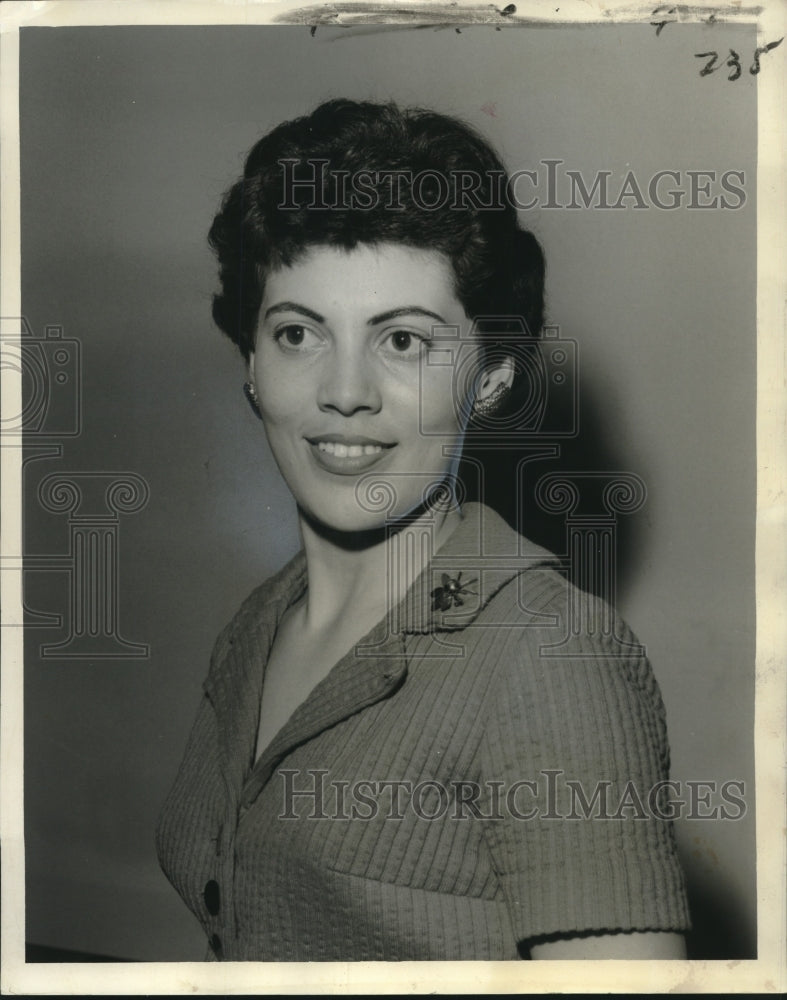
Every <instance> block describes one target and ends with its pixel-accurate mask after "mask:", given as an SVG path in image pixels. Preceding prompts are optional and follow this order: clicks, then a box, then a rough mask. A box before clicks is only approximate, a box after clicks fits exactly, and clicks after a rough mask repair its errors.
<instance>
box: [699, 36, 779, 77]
mask: <svg viewBox="0 0 787 1000" xmlns="http://www.w3.org/2000/svg"><path fill="white" fill-rule="evenodd" d="M783 41H784V38H780V39H779V40H778V42H769V43H768V45H763V46H762V47H761V48H759V49H755V52H754V62H753V63H752V64H751V66H750V67H749V72H750V73H751V75H752V76H756V75H757V74H758V73H759V72H760V56H761V55H764V54H765V53H766V52H770V51H771V49H775V48H776V46H777V45H781V43H782V42H783ZM729 51H730V54H729V57H728V59H727V62H726V63H725V65H726V66H728V67H729V68H730V69H731V70H732V73H730V74H729V76H728V77H727V79H728V80H737V79H738V78H739V77H740V75H741V73H742V72H743V68H742V67H741V57H740V56H739V55H738V53H737V52H736V51H735V49H730V50H729ZM694 58H695V59H708V60H709V62H707V63H706V64H705V65H704V66H703V67H702V69H701V70H700V76H708V74H709V73H715V72H716V70H717V69H721V65H718V66H717V65H716V63H717V61H718V58H719V53H718V52H695V53H694Z"/></svg>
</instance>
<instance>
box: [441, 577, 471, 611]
mask: <svg viewBox="0 0 787 1000" xmlns="http://www.w3.org/2000/svg"><path fill="white" fill-rule="evenodd" d="M442 582H443V585H442V587H435V588H434V590H433V591H432V611H448V610H449V609H450V608H461V607H462V605H463V604H464V603H465V602H464V601H463V600H462V596H463V595H465V594H473V595H476V591H475V590H468V589H467V588H468V587H469V586H470V584H471V583H475V582H476V581H475V580H468V581H467V583H462V574H461V572H460V573H459V574H458V576H457V577H456V579H453V578H452V577H450V576H449V575H448V574H447V573H443V576H442Z"/></svg>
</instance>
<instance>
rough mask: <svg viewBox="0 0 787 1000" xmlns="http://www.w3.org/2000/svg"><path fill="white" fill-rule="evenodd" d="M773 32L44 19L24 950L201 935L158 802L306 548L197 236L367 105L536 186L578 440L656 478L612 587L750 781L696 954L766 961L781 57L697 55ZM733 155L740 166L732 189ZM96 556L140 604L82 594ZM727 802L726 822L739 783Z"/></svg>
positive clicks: (724, 847)
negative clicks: (225, 208)
mask: <svg viewBox="0 0 787 1000" xmlns="http://www.w3.org/2000/svg"><path fill="white" fill-rule="evenodd" d="M755 44H756V42H755V33H754V29H753V28H747V27H734V26H724V25H717V26H715V27H713V28H710V27H707V26H688V25H677V24H668V25H667V26H666V27H665V28H664V29H663V31H661V32H660V33H659V34H657V33H656V30H655V29H654V28H653V27H651V26H650V25H649V24H648V23H647V22H645V23H643V24H642V25H629V26H617V27H616V26H611V25H610V26H599V27H585V28H583V27H566V28H541V29H536V28H527V27H511V28H507V29H505V30H495V29H494V28H491V27H489V28H488V27H477V28H466V29H463V30H462V31H461V32H457V31H455V30H454V29H453V28H450V29H442V30H440V29H425V30H379V29H374V30H373V29H364V30H357V31H341V30H338V29H337V30H333V29H322V28H321V29H319V30H318V31H317V33H316V34H315V35H314V36H312V34H311V33H310V31H309V29H308V28H296V27H286V28H285V27H279V28H270V27H268V28H264V27H263V28H255V27H248V26H247V27H230V28H211V27H205V28H203V27H194V28H176V27H171V28H155V27H141V28H131V27H127V28H90V29H87V28H77V29H66V28H62V29H43V28H30V29H23V30H22V41H21V124H22V127H21V137H22V149H21V154H22V251H23V289H22V292H23V311H24V316H25V319H26V321H27V324H28V331H29V332H28V333H27V334H26V336H27V337H28V338H29V341H28V342H29V344H31V345H38V346H36V347H35V351H34V353H35V354H36V356H37V358H38V360H39V362H40V366H41V367H42V370H44V371H45V372H47V373H48V374H47V376H46V377H47V378H48V379H50V386H49V389H50V391H49V396H48V397H47V399H45V400H44V401H43V402H41V401H40V400H39V402H38V403H36V405H39V406H41V407H43V406H44V404H46V406H50V408H51V409H50V411H48V415H46V419H44V418H43V417H42V420H41V422H40V425H39V426H37V428H36V429H35V433H32V434H31V435H30V436H29V438H28V448H27V452H26V458H27V464H26V469H25V504H26V518H27V520H26V547H27V554H28V555H29V556H31V557H37V561H35V562H34V561H33V559H32V558H31V562H30V569H29V570H28V572H27V574H26V601H27V605H28V613H29V621H30V623H31V627H30V628H29V629H28V634H27V643H26V663H25V673H26V685H25V745H26V763H25V806H26V825H25V838H26V871H27V914H26V917H27V939H28V941H30V942H31V943H33V944H35V945H39V946H46V947H49V948H57V949H69V950H74V951H77V952H82V953H93V954H97V955H103V956H114V957H120V958H126V959H148V960H180V959H183V960H185V959H198V958H201V957H202V955H203V954H204V943H203V941H202V935H201V931H200V930H199V929H198V927H197V925H196V922H195V921H194V920H193V918H192V917H191V915H190V914H189V913H188V912H187V911H186V909H185V907H183V906H182V904H181V903H180V901H179V899H178V898H177V897H176V895H175V893H174V891H173V890H172V889H171V888H170V886H169V885H168V883H167V882H166V881H165V879H164V877H163V876H162V875H161V873H160V872H159V869H158V865H157V862H156V857H155V850H154V842H153V830H154V826H155V821H156V816H157V813H158V810H159V808H160V805H161V803H162V800H163V798H164V796H165V793H166V791H167V788H168V786H169V784H170V783H171V781H172V779H173V775H174V772H175V769H176V767H177V764H178V761H179V759H180V755H181V752H182V750H183V748H184V744H185V740H186V735H187V732H188V729H189V727H190V724H191V720H192V717H193V715H194V712H195V710H196V706H197V703H198V701H199V698H200V684H201V682H202V679H203V677H204V675H205V673H206V670H207V665H208V656H209V653H210V649H211V646H212V643H213V640H214V638H215V635H216V633H217V632H218V631H219V629H220V628H221V626H222V625H223V624H224V623H225V622H226V620H227V619H228V618H229V617H230V616H231V615H232V613H233V612H234V610H235V609H236V607H237V605H238V603H239V602H240V601H241V599H242V598H243V597H245V595H246V594H247V593H248V592H249V591H250V590H251V589H252V588H253V587H254V586H255V585H256V584H258V583H259V582H261V581H262V580H263V579H264V578H265V577H266V576H268V575H269V574H270V573H271V572H273V571H274V570H276V569H277V568H278V567H280V566H281V565H282V564H283V563H284V562H285V561H286V560H287V559H288V558H289V556H290V555H291V554H292V553H294V551H295V550H296V548H297V545H298V541H297V533H296V522H295V516H294V510H293V507H292V503H291V501H290V499H289V496H288V493H287V490H286V489H285V487H284V486H283V484H282V482H281V480H280V477H279V475H278V473H277V471H276V469H275V467H274V465H273V462H272V460H271V457H270V455H269V452H268V450H267V446H266V444H265V442H264V438H263V434H262V431H261V426H260V425H259V424H258V423H257V422H256V421H255V419H254V417H253V415H252V414H251V412H250V410H249V408H248V406H247V404H246V403H245V401H244V399H243V397H242V394H241V385H242V382H243V375H244V373H243V368H242V365H241V363H240V360H239V358H237V357H236V356H235V352H234V349H233V348H232V346H231V345H230V344H229V343H228V342H225V341H224V340H223V339H222V337H221V336H220V335H219V334H218V333H217V332H216V331H215V330H214V328H213V327H212V325H211V320H210V297H211V293H212V291H213V289H214V287H215V268H214V263H213V260H212V258H211V255H210V253H209V251H208V249H207V245H206V239H205V236H206V232H207V229H208V226H209V224H210V221H211V219H212V216H213V213H214V211H215V209H216V207H217V205H218V202H219V199H220V196H221V194H222V192H223V191H224V189H225V188H226V187H227V186H228V184H229V183H230V182H231V181H232V180H233V179H234V178H235V177H236V175H237V174H238V173H239V171H240V169H241V165H242V159H243V154H244V153H245V151H246V150H247V149H248V147H249V146H250V145H251V144H252V142H253V141H254V140H255V139H256V138H257V137H259V135H260V134H261V133H262V132H263V131H265V130H266V129H268V128H269V127H271V126H272V125H273V124H275V123H276V122H278V121H280V120H282V119H284V118H288V117H292V116H294V115H297V114H300V113H303V112H306V111H308V110H310V109H311V108H312V107H313V106H314V105H315V104H316V103H318V102H319V101H320V100H322V99H325V98H327V97H331V96H342V95H346V96H350V97H358V98H362V97H363V98H372V99H383V98H389V97H393V98H395V99H397V100H399V101H401V102H404V103H409V104H428V105H431V106H433V107H436V108H437V109H439V110H443V111H447V112H450V113H455V114H459V115H461V116H462V117H464V118H466V119H467V120H469V121H470V122H472V123H474V124H475V125H477V126H478V127H479V128H480V129H481V130H482V131H483V132H484V133H485V134H486V135H487V136H488V137H489V138H490V139H491V140H492V141H493V142H494V143H495V144H496V145H497V146H498V148H499V149H500V151H501V152H502V155H503V157H504V159H505V160H506V162H507V165H508V167H509V168H510V169H512V170H513V169H530V170H535V171H536V172H537V176H538V188H539V192H540V198H541V202H542V204H541V205H540V206H538V207H535V208H533V209H531V210H530V211H527V212H524V213H523V217H524V221H525V223H526V224H527V225H528V226H529V227H530V228H532V229H533V230H534V231H535V232H536V234H537V235H538V237H539V238H540V239H541V241H542V243H543V245H544V248H545V251H546V255H547V260H548V285H547V293H548V317H549V320H550V322H552V323H553V324H556V325H557V326H559V328H560V335H561V337H564V338H570V339H574V340H576V341H577V343H578V345H579V348H578V350H579V358H580V368H581V380H580V383H581V384H580V388H581V401H582V409H581V410H580V430H581V432H582V433H581V434H580V437H579V439H578V440H579V442H580V445H579V446H578V445H577V444H576V442H575V443H574V445H573V446H572V445H570V444H569V445H567V449H568V450H567V452H566V454H567V455H568V456H570V461H571V462H574V463H576V464H577V467H582V465H583V464H584V466H585V467H589V468H596V469H598V470H599V471H610V470H611V471H616V470H623V471H628V472H631V473H634V474H636V475H637V476H639V477H640V478H641V479H642V481H643V482H644V483H645V484H646V487H647V499H646V502H645V504H644V506H642V508H641V509H640V510H639V511H638V512H636V513H634V514H632V515H631V516H630V517H628V518H626V517H625V516H621V518H620V522H621V523H620V534H619V537H620V542H621V546H622V551H621V556H620V573H619V579H618V596H617V603H618V606H619V607H620V609H621V611H622V612H623V614H624V616H625V617H626V618H627V619H628V620H629V621H630V623H631V624H632V626H633V627H634V629H635V630H636V631H637V633H638V634H639V635H640V637H641V639H642V641H643V642H644V643H645V644H646V646H647V649H648V653H649V655H650V657H651V660H652V662H653V664H654V667H655V670H656V673H657V676H658V678H659V680H660V683H661V686H662V689H663V693H664V698H665V702H666V706H667V712H668V719H669V725H670V732H671V745H672V772H673V777H675V778H676V779H677V780H679V781H681V782H687V781H708V782H716V783H717V789H718V788H720V786H721V784H722V783H724V782H728V781H742V782H744V783H745V792H744V795H743V797H744V799H745V803H746V807H747V811H746V814H745V815H744V816H743V817H741V818H739V819H737V820H735V819H727V820H725V819H721V818H716V819H712V818H707V819H699V818H697V819H691V820H689V819H686V818H685V817H684V819H683V820H682V821H681V822H679V824H678V836H679V844H680V849H681V853H682V857H683V861H684V864H685V866H686V870H687V872H688V874H689V880H690V887H691V893H692V906H693V910H694V919H695V925H696V930H695V933H694V935H693V937H692V941H691V947H692V949H693V953H694V954H695V955H700V956H707V957H721V956H725V957H747V956H751V955H752V954H753V949H754V946H755V854H754V784H753V686H754V510H755V466H756V456H755V399H756V397H755V346H756V330H755V293H756V287H755V248H756V229H755V221H756V211H755V193H756V192H755V169H756V82H757V78H756V76H754V75H752V74H750V73H748V72H747V71H746V66H747V65H748V63H746V65H744V72H743V74H742V75H741V77H740V78H739V79H737V80H729V79H728V76H730V75H732V71H731V70H729V69H727V68H723V69H722V71H721V72H715V73H712V74H708V75H706V76H704V77H703V76H700V73H699V70H700V69H701V68H702V66H703V65H704V62H707V60H704V61H701V60H698V59H697V58H696V53H703V52H706V51H709V50H711V49H716V50H718V51H720V52H722V53H723V54H724V56H725V58H726V52H727V50H728V49H729V48H733V49H735V50H736V51H737V52H739V53H741V61H742V62H743V61H744V60H745V59H746V58H747V54H748V53H750V51H751V52H753V49H754V46H755ZM749 61H750V59H749ZM766 68H767V67H766ZM548 159H551V160H559V161H562V164H557V165H556V166H554V167H553V168H551V169H554V170H555V171H556V174H555V177H556V181H557V183H559V184H561V185H563V187H562V188H560V189H559V190H558V191H557V192H556V198H555V199H553V200H556V201H557V203H558V204H566V203H567V202H569V201H570V192H569V190H568V187H567V186H566V184H567V175H566V174H565V171H567V170H578V171H581V172H582V176H583V178H584V179H585V181H586V184H587V185H588V186H590V184H591V183H592V181H593V178H594V177H595V176H596V175H597V174H598V172H600V171H609V172H610V176H609V178H608V180H609V185H610V189H611V190H614V191H617V190H618V189H619V186H620V184H621V183H622V182H623V180H624V178H625V176H626V174H627V173H628V171H632V172H633V174H634V175H635V177H636V180H637V182H639V184H640V186H641V187H642V188H644V189H645V194H644V197H645V199H646V201H647V204H646V205H644V206H642V205H641V206H640V207H636V202H637V199H636V197H632V198H629V199H628V200H627V201H625V202H624V203H623V204H624V206H625V207H624V208H622V209H620V210H601V209H593V208H589V209H584V208H579V209H570V208H565V207H564V208H548V207H545V205H544V204H543V203H544V202H545V201H546V199H547V197H548V192H547V190H546V185H547V183H548V182H547V180H546V171H547V169H550V168H547V167H545V166H544V165H543V161H545V160H548ZM662 170H672V171H677V172H678V177H677V179H675V178H674V177H673V178H672V179H669V178H668V179H666V181H665V182H664V183H663V184H662V185H661V187H660V188H659V191H660V192H661V197H662V200H663V201H665V202H668V201H669V198H668V197H667V195H666V192H667V191H669V190H670V189H671V188H677V189H683V191H684V195H683V202H682V204H681V205H680V206H679V207H678V208H677V209H675V210H666V209H659V208H657V207H655V206H654V205H653V204H652V203H651V199H650V197H649V196H648V194H647V185H648V182H649V180H650V179H651V178H652V177H653V176H654V175H655V174H656V173H657V172H658V171H662ZM692 170H693V171H711V172H712V171H715V177H714V178H713V179H708V178H705V179H704V180H703V179H699V180H696V181H694V182H692V181H691V180H690V177H689V175H688V173H687V172H688V171H692ZM726 171H738V172H742V176H741V175H736V176H735V177H734V178H732V179H731V180H730V179H729V178H728V181H729V183H730V184H731V185H732V186H733V187H737V188H738V189H739V193H738V194H737V195H734V194H730V193H729V192H728V193H727V196H726V200H727V205H728V207H727V208H724V207H722V206H721V203H720V202H719V201H718V196H719V195H723V194H724V191H723V190H722V187H721V175H722V174H723V173H724V172H726ZM691 183H695V184H696V185H697V186H698V187H699V188H701V189H702V190H695V191H694V194H693V195H692V193H691V191H690V190H689V189H690V185H691ZM615 185H618V188H615ZM532 190H533V189H532V187H527V186H524V187H522V188H521V191H522V197H523V198H524V197H525V196H526V195H528V194H529V193H530V192H531V191H532ZM740 190H742V191H743V195H741V194H740ZM614 197H615V195H614V194H613V198H614ZM692 197H693V198H694V201H695V203H696V204H697V205H699V204H705V205H708V204H710V205H712V204H713V199H714V198H716V199H717V201H716V207H715V208H714V207H710V208H700V207H695V208H688V207H687V201H688V200H690V199H691V198H692ZM48 327H49V328H50V329H49V338H48V339H47V337H46V332H47V328H48ZM58 341H61V342H62V343H60V344H59V345H58ZM62 351H65V353H58V352H62ZM58 359H59V360H58ZM47 366H48V367H47ZM58 366H60V368H62V369H63V372H62V373H63V374H65V376H66V377H65V378H64V379H61V380H59V381H57V380H56V376H55V373H56V372H59V371H60V368H59V367H58ZM31 391H32V390H31ZM69 394H70V395H69ZM42 413H43V410H42ZM582 442H584V444H582ZM572 447H573V452H572V451H571V448H572ZM536 464H538V463H536ZM569 464H570V463H569ZM533 468H534V470H535V471H534V473H533V474H534V475H536V474H539V475H540V473H541V472H542V471H548V470H549V469H550V468H551V466H550V465H549V463H544V464H543V465H542V466H540V467H539V468H535V466H534V467H533ZM58 477H59V478H58ZM63 481H68V482H71V483H72V484H73V483H76V484H77V487H76V488H77V489H78V490H79V491H80V498H79V500H78V502H77V499H76V493H75V492H74V490H73V489H72V491H71V492H70V493H69V491H68V488H66V487H65V486H63ZM118 483H121V484H125V485H118ZM505 489H506V487H505V485H502V486H500V490H501V491H502V492H501V497H502V499H503V500H504V501H507V502H508V505H509V510H508V513H509V514H510V513H511V509H512V507H513V508H516V507H517V504H516V502H514V503H513V505H512V503H511V494H510V490H509V495H507V496H504V495H503V494H504V493H505ZM503 505H504V506H505V503H504V504H503ZM519 506H520V507H522V504H520V505H519ZM517 512H518V516H519V517H520V520H521V526H522V527H523V529H524V530H525V532H527V531H528V524H529V516H530V515H529V512H528V509H527V508H526V507H525V509H518V511H517ZM534 518H535V515H534ZM558 521H559V524H558V529H557V531H553V538H552V539H551V540H550V544H553V545H557V546H558V547H559V546H560V545H561V544H562V541H561V539H562V537H563V536H562V531H563V526H562V521H561V520H560V519H558ZM534 524H535V520H534ZM77 550H78V552H77ZM80 553H81V554H80ZM77 562H78V563H79V565H77ZM99 564H100V565H102V566H103V567H104V569H103V570H102V572H103V573H104V574H105V577H102V578H101V579H102V581H103V582H102V583H101V586H102V587H104V588H105V591H106V592H110V591H111V593H112V595H114V598H116V603H114V604H113V603H112V602H111V601H110V605H111V606H109V605H108V606H105V607H97V606H96V607H94V605H95V604H96V601H95V599H94V598H95V595H93V598H91V596H90V594H89V593H88V592H85V595H83V597H84V600H82V603H79V602H77V603H76V604H75V603H74V591H75V589H78V588H79V587H81V586H83V584H84V582H85V578H88V585H89V583H90V579H89V578H91V574H94V570H95V572H98V570H97V569H96V567H98V565H99ZM91 567H93V568H92V569H91ZM113 567H114V568H115V570H116V575H113V573H114V572H115V570H113ZM80 574H81V575H80ZM94 575H95V574H94ZM103 592H104V591H102V593H103ZM91 600H92V601H93V604H91ZM99 603H100V602H99ZM85 607H87V608H88V610H89V614H93V615H94V617H95V616H96V615H98V618H97V619H96V620H95V621H94V622H93V626H94V627H93V631H97V632H98V633H99V635H98V637H97V638H95V639H91V637H90V635H89V633H90V627H89V626H90V622H88V624H87V625H84V623H83V625H82V633H80V635H76V632H78V631H79V629H78V628H77V625H78V624H79V623H78V622H75V620H74V618H75V616H77V617H78V616H79V615H80V614H82V613H83V612H84V609H85ZM91 608H92V610H90V609H91ZM80 609H81V610H80ZM84 613H88V612H84ZM99 619H100V620H99ZM102 629H103V630H104V632H106V633H107V635H109V638H102V635H101V633H102ZM91 643H92V645H91ZM65 654H68V655H65ZM700 791H701V792H702V790H700ZM702 794H703V795H704V793H702ZM704 801H705V802H706V803H708V804H707V805H705V806H700V807H699V809H698V810H695V812H699V813H704V814H705V815H707V814H708V812H710V810H711V809H712V808H713V807H714V805H718V804H719V802H720V799H719V793H718V790H717V792H716V793H714V794H709V796H705V798H704ZM733 811H734V810H733Z"/></svg>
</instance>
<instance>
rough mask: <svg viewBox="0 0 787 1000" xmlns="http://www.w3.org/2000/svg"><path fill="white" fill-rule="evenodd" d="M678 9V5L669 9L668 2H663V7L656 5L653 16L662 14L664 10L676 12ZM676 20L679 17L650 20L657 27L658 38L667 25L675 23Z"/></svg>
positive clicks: (653, 26) (652, 25)
mask: <svg viewBox="0 0 787 1000" xmlns="http://www.w3.org/2000/svg"><path fill="white" fill-rule="evenodd" d="M677 9H678V8H677V7H670V8H669V9H668V8H667V5H666V4H662V5H661V7H656V9H655V10H654V11H653V14H652V16H653V17H655V16H656V14H661V13H662V12H663V11H666V12H667V13H668V14H674V13H675V12H676V11H677ZM676 20H677V18H673V19H672V20H671V21H668V20H664V21H651V22H650V24H651V27H652V28H655V29H656V38H658V37H659V35H660V34H661V32H662V31H663V30H664V26H665V25H667V24H674V23H675V21H676Z"/></svg>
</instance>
